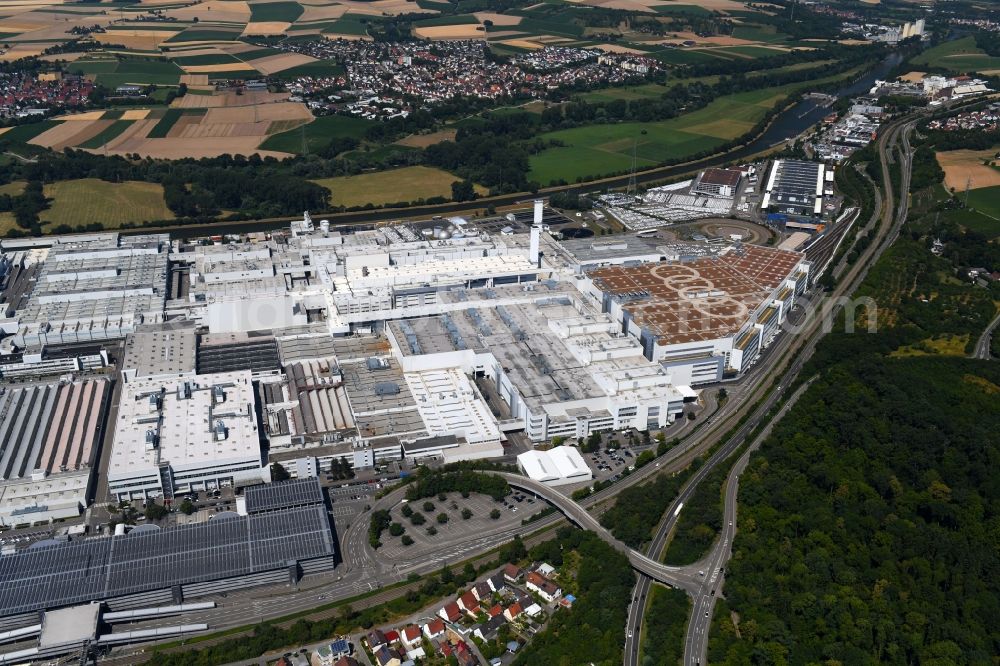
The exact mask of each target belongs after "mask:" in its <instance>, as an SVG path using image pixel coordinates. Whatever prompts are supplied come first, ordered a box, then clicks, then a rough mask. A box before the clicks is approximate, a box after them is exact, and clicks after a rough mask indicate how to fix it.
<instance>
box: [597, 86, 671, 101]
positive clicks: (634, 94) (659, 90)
mask: <svg viewBox="0 0 1000 666" xmlns="http://www.w3.org/2000/svg"><path fill="white" fill-rule="evenodd" d="M667 90H669V88H668V87H667V86H664V85H660V84H659V83H645V84H643V85H639V86H621V87H617V88H614V87H612V88H600V89H598V90H591V91H590V92H585V93H583V94H581V95H580V99H583V100H585V101H587V102H614V101H615V100H619V99H624V100H628V101H631V100H635V99H659V98H660V97H661V96H662V95H663V93H665V92H667Z"/></svg>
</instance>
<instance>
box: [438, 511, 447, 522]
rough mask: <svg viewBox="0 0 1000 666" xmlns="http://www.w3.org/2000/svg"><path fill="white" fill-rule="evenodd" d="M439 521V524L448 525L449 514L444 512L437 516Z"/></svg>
mask: <svg viewBox="0 0 1000 666" xmlns="http://www.w3.org/2000/svg"><path fill="white" fill-rule="evenodd" d="M437 521H438V523H440V524H441V525H444V524H445V523H447V522H448V514H447V513H444V512H443V511H442V512H441V513H439V514H438V515H437Z"/></svg>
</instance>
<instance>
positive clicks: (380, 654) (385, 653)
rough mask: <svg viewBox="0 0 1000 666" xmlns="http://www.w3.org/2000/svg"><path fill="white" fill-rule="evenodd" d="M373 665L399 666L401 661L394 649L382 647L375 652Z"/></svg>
mask: <svg viewBox="0 0 1000 666" xmlns="http://www.w3.org/2000/svg"><path fill="white" fill-rule="evenodd" d="M375 663H376V664H377V666H401V664H402V663H403V659H402V656H401V655H400V654H399V651H397V650H396V649H395V648H391V647H387V646H384V645H383V646H382V647H380V648H379V649H378V650H375Z"/></svg>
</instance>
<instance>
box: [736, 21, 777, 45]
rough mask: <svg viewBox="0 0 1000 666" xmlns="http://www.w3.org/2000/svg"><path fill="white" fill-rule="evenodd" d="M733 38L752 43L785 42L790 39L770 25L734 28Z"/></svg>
mask: <svg viewBox="0 0 1000 666" xmlns="http://www.w3.org/2000/svg"><path fill="white" fill-rule="evenodd" d="M733 37H736V38H737V39H745V40H747V41H751V42H783V41H785V40H787V39H788V35H786V34H784V33H780V32H778V31H777V30H776V29H775V28H774V26H769V25H767V26H762V25H738V26H736V27H735V28H733Z"/></svg>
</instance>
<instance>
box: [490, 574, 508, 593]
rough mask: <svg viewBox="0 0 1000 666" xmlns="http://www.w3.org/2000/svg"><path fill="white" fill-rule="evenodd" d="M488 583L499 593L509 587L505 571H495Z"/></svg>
mask: <svg viewBox="0 0 1000 666" xmlns="http://www.w3.org/2000/svg"><path fill="white" fill-rule="evenodd" d="M486 584H487V585H489V586H490V589H491V590H493V591H494V592H498V593H499V592H503V591H504V590H506V589H507V580H506V579H505V578H504V575H503V572H499V573H495V574H493V575H492V576H490V577H489V578H487V579H486Z"/></svg>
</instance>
